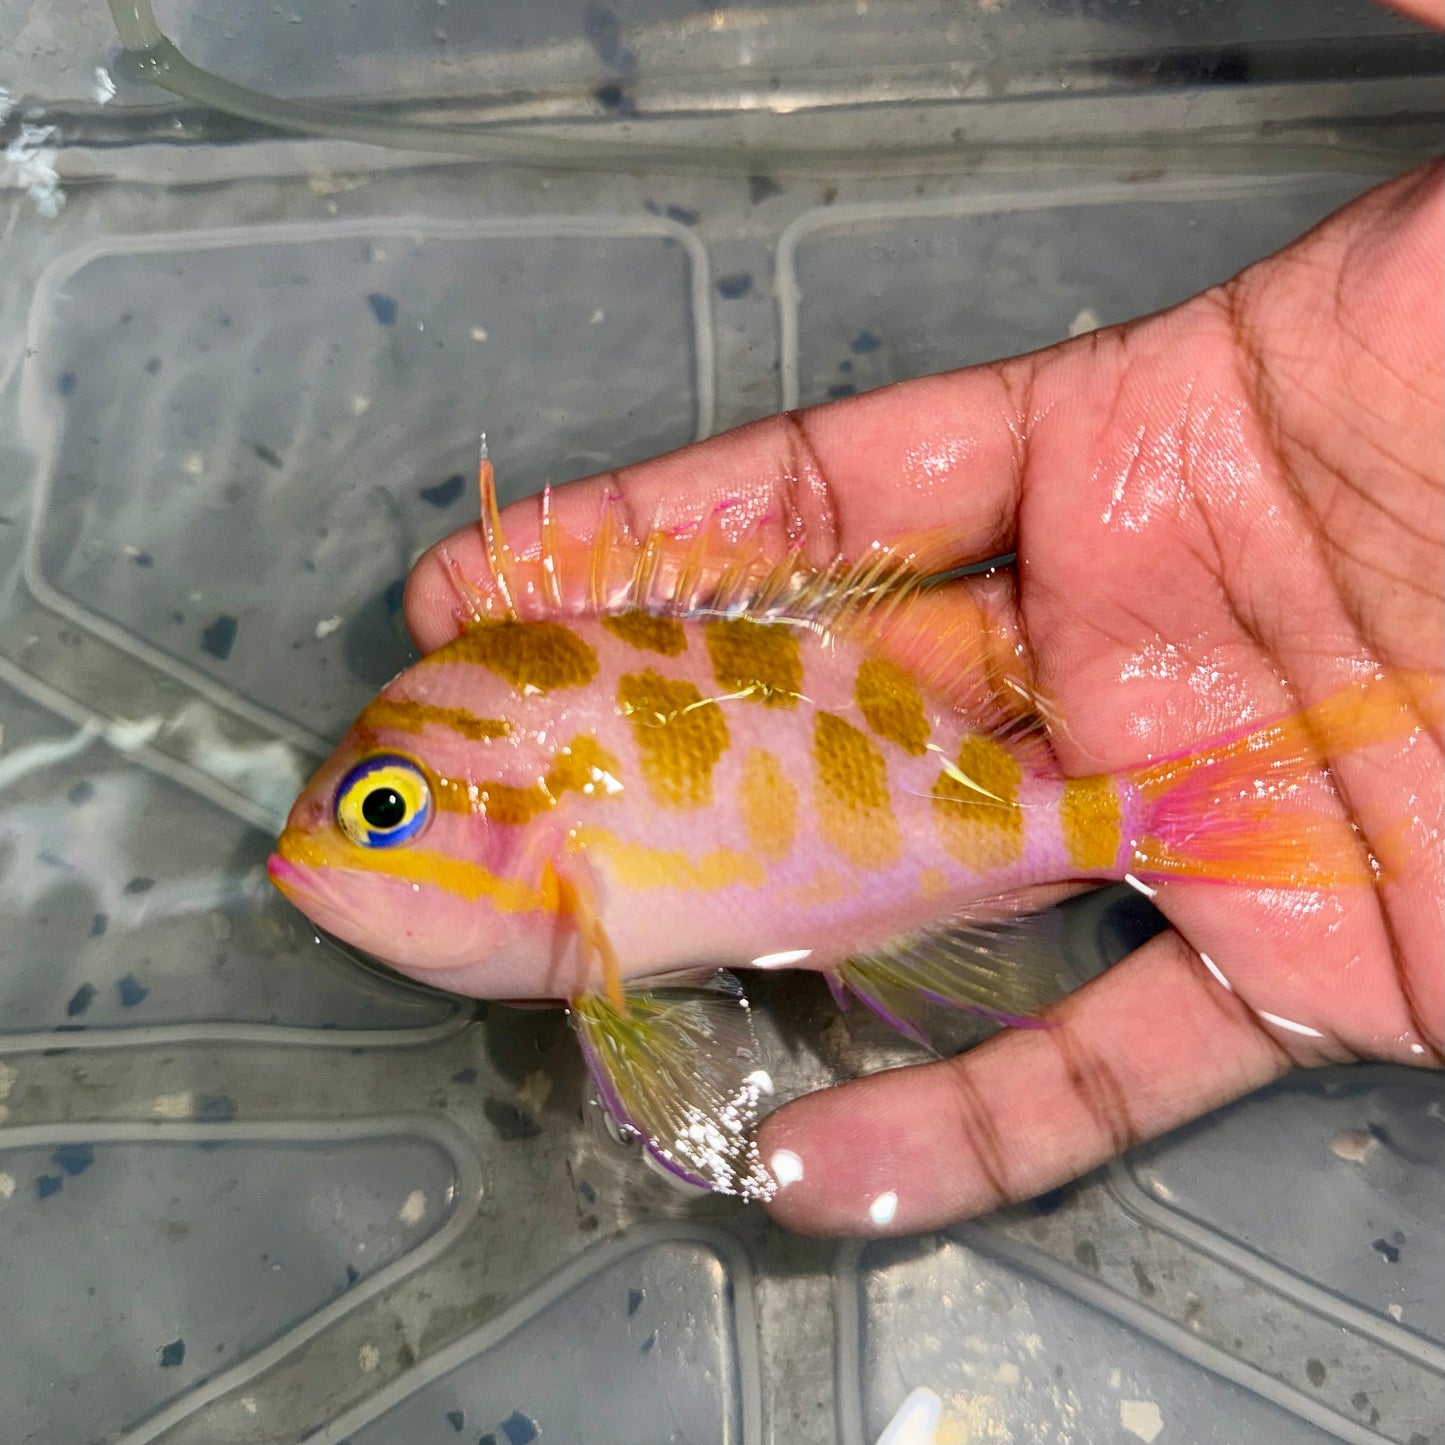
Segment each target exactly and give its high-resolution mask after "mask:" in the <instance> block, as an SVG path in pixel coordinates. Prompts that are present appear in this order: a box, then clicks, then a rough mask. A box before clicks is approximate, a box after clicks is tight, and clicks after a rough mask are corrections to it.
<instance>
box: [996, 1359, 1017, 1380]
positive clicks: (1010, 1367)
mask: <svg viewBox="0 0 1445 1445" xmlns="http://www.w3.org/2000/svg"><path fill="white" fill-rule="evenodd" d="M993 1378H994V1383H995V1384H997V1385H1017V1384H1018V1382H1019V1379H1020V1376H1019V1367H1018V1366H1017V1365H1016V1364H1014V1362H1013V1361H1012V1360H1004V1361H1003V1362H1002V1363H1001V1364H998V1365H995V1366H994V1370H993Z"/></svg>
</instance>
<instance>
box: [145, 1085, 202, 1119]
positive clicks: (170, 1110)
mask: <svg viewBox="0 0 1445 1445" xmlns="http://www.w3.org/2000/svg"><path fill="white" fill-rule="evenodd" d="M151 1113H152V1114H154V1115H155V1116H156V1118H157V1119H189V1118H190V1117H191V1115H192V1114H193V1113H195V1098H194V1096H193V1095H192V1093H191V1091H190V1090H189V1089H185V1090H183V1091H182V1092H181V1093H179V1094H157V1095H156V1098H155V1103H153V1104H152V1105H151Z"/></svg>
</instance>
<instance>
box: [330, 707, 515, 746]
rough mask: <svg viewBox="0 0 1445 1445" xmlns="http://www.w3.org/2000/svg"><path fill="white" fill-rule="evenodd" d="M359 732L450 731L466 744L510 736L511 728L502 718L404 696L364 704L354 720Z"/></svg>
mask: <svg viewBox="0 0 1445 1445" xmlns="http://www.w3.org/2000/svg"><path fill="white" fill-rule="evenodd" d="M356 726H357V727H358V728H359V729H360V730H361V731H362V732H380V731H381V730H382V729H385V728H389V729H391V730H392V731H394V732H403V733H419V732H421V731H422V729H423V728H426V727H444V728H450V729H451V730H452V731H453V732H454V733H458V734H460V735H461V736H462V737H464V738H466V739H467V740H468V741H469V742H482V741H484V740H485V739H488V738H505V737H510V736H511V733H512V725H511V723H509V722H507V721H506V719H505V718H492V717H478V716H477V714H476V713H472V712H468V711H467V709H466V708H463V707H439V706H437V705H436V704H435V703H429V702H417V701H416V700H415V699H413V698H408V697H379V698H376V699H375V700H374V701H373V702H371V703H368V704H367V707H366V710H365V711H364V712H363V713H362V714H361V716H360V717H359V718H357V720H356Z"/></svg>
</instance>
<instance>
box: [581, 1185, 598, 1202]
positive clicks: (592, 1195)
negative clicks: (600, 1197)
mask: <svg viewBox="0 0 1445 1445" xmlns="http://www.w3.org/2000/svg"><path fill="white" fill-rule="evenodd" d="M577 1192H578V1194H580V1195H581V1196H582V1197H583V1199H585V1200H586V1201H587V1202H588V1204H596V1203H597V1191H596V1190H595V1189H594V1188H593V1187H592V1186H591V1185H590V1184H589V1183H588V1182H587V1181H586V1180H585V1179H579V1180H578V1181H577Z"/></svg>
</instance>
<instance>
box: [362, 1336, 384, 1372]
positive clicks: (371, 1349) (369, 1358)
mask: <svg viewBox="0 0 1445 1445" xmlns="http://www.w3.org/2000/svg"><path fill="white" fill-rule="evenodd" d="M356 1363H357V1364H358V1365H360V1366H361V1368H362V1371H363V1372H364V1373H365V1374H368V1375H369V1374H370V1373H371V1372H372V1371H373V1370H375V1369H377V1368H378V1367H379V1366H380V1364H381V1351H380V1350H378V1349H377V1348H376V1346H375V1345H373V1344H372V1343H371V1341H370V1340H368V1341H367V1342H366V1344H364V1345H362V1347H361V1348H360V1349H359V1350H357V1352H356Z"/></svg>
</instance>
